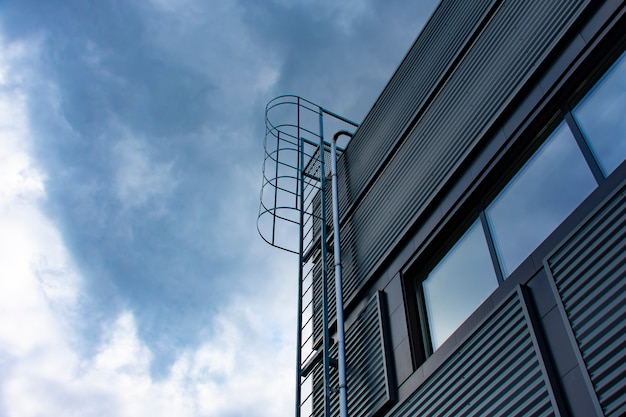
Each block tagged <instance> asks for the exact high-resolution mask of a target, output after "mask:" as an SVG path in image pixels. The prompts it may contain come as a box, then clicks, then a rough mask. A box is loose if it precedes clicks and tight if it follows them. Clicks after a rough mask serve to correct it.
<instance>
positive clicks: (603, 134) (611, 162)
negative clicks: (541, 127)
mask: <svg viewBox="0 0 626 417" xmlns="http://www.w3.org/2000/svg"><path fill="white" fill-rule="evenodd" d="M572 113H573V115H574V118H575V119H576V121H577V122H578V125H579V126H580V129H581V131H582V132H583V134H584V136H585V137H586V138H587V140H588V142H589V146H590V148H591V150H592V152H593V154H594V156H595V157H596V158H597V159H598V162H599V164H600V166H601V168H602V171H603V172H604V175H605V176H606V175H608V174H610V173H611V172H612V171H613V170H614V169H615V168H617V166H618V165H619V164H620V163H621V162H622V161H623V160H624V159H625V158H626V55H624V56H622V57H621V58H620V59H619V60H618V61H617V62H616V63H615V64H614V65H613V67H612V68H611V69H610V70H609V71H608V72H607V73H606V74H605V75H604V77H603V78H602V79H601V80H600V81H599V82H598V83H597V84H596V86H595V87H594V88H593V89H592V90H591V92H589V93H588V94H587V96H586V97H585V98H584V99H583V100H582V101H581V102H580V103H579V104H578V105H577V106H576V108H575V109H574V111H573V112H572Z"/></svg>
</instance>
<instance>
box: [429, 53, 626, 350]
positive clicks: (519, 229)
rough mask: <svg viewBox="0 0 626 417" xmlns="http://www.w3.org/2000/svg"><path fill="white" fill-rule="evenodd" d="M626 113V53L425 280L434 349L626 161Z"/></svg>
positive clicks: (565, 117)
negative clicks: (625, 111)
mask: <svg viewBox="0 0 626 417" xmlns="http://www.w3.org/2000/svg"><path fill="white" fill-rule="evenodd" d="M624 109H626V54H624V55H623V56H622V57H621V58H620V59H619V60H618V61H617V62H616V63H615V64H614V65H613V67H612V68H611V69H610V70H609V71H608V72H607V73H606V74H605V76H604V77H603V78H602V79H601V80H600V81H599V82H598V83H597V84H596V86H595V87H594V88H593V89H592V90H591V91H590V92H589V93H587V95H586V96H585V97H584V98H583V99H582V101H581V102H580V103H579V104H578V105H577V106H576V107H574V109H573V110H572V111H571V112H569V111H568V110H565V112H564V114H563V121H562V122H561V123H560V124H559V125H558V126H557V127H556V128H555V129H554V130H553V131H552V133H551V134H550V135H549V136H548V137H547V138H546V139H545V141H544V143H543V144H542V145H541V146H540V147H539V148H538V149H537V150H536V151H535V152H534V154H533V155H532V156H531V157H530V159H529V160H528V161H526V162H525V163H524V165H523V166H522V168H521V169H520V170H519V171H518V172H517V173H515V174H514V175H513V177H512V178H511V180H509V181H508V183H507V184H506V185H505V186H504V188H503V189H502V190H501V191H500V192H499V193H498V194H497V195H496V197H495V198H494V199H493V200H492V201H491V202H490V203H489V205H488V206H487V207H486V209H485V210H484V211H480V215H479V219H478V220H476V221H474V223H473V224H472V225H471V226H470V227H469V229H468V230H467V231H466V232H465V233H464V234H463V235H462V237H461V238H460V239H459V240H458V241H457V242H456V243H455V244H454V245H453V246H452V248H451V249H450V250H449V251H448V252H447V253H446V254H445V255H444V256H443V258H442V259H441V260H440V261H439V262H438V263H437V264H436V266H435V267H434V268H433V269H432V270H430V272H426V274H424V275H422V277H424V276H425V278H424V279H423V280H420V281H419V282H418V285H417V288H418V292H419V294H418V304H419V306H420V308H419V311H420V315H425V316H426V317H423V316H420V322H421V328H422V333H423V337H424V339H425V340H426V341H429V342H430V343H426V345H429V346H432V350H436V349H438V348H439V347H440V346H441V345H442V344H443V343H444V342H445V341H446V340H447V339H448V338H449V337H450V335H452V333H453V332H454V331H455V330H456V329H457V328H458V327H459V326H460V325H461V324H462V323H463V322H464V321H465V320H466V319H467V318H468V317H469V316H470V315H471V314H472V312H473V311H474V310H475V309H476V308H477V307H478V306H479V305H480V304H481V303H482V302H483V301H484V300H486V299H487V297H489V295H490V294H491V293H492V292H493V291H494V290H495V289H496V288H497V286H498V285H499V283H501V282H503V280H504V279H506V278H507V277H508V276H509V275H510V274H511V273H512V272H513V271H514V270H515V269H516V268H517V267H518V266H519V265H520V264H521V263H522V262H523V261H524V259H526V258H527V257H528V256H529V255H530V254H531V253H532V252H533V251H534V250H535V249H536V248H537V247H538V246H539V245H540V244H541V243H542V242H543V241H544V240H545V239H546V238H547V237H548V236H549V235H550V234H551V233H552V232H553V231H554V230H555V229H556V228H557V227H558V226H559V224H561V223H562V222H563V220H565V218H566V217H567V216H568V215H569V214H570V213H571V212H572V211H573V210H574V209H575V208H576V207H578V206H579V205H580V203H581V202H582V201H583V200H584V199H585V198H586V197H587V196H588V195H589V194H590V193H591V192H592V191H593V190H594V189H595V188H596V187H597V184H598V183H601V182H602V181H604V180H605V179H606V177H607V175H609V174H610V173H611V172H612V171H614V170H615V168H617V166H619V165H620V164H621V163H622V162H623V161H624V160H625V159H626V113H624ZM420 300H421V301H420ZM426 350H429V348H427V349H426Z"/></svg>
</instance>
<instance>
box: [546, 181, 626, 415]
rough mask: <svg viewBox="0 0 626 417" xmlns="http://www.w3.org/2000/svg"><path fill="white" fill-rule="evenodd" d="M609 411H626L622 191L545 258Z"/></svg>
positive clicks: (625, 201)
mask: <svg viewBox="0 0 626 417" xmlns="http://www.w3.org/2000/svg"><path fill="white" fill-rule="evenodd" d="M547 263H548V266H549V268H550V270H551V272H552V276H553V277H554V281H555V283H556V287H557V289H558V293H559V294H560V297H561V299H562V302H563V307H564V309H565V312H566V314H567V317H568V319H569V321H570V324H571V326H572V330H573V334H574V337H575V338H576V341H577V342H578V345H579V347H580V352H581V355H582V358H583V360H584V362H585V365H586V367H587V369H588V372H589V376H590V379H591V382H592V383H593V385H594V387H595V390H596V393H597V396H598V400H599V402H600V405H601V406H602V408H603V410H604V412H605V414H606V415H607V416H621V415H623V414H624V413H626V190H624V189H622V190H621V192H619V193H618V194H617V195H616V196H615V197H614V198H613V199H611V200H609V202H608V203H607V204H606V205H604V206H603V207H601V209H600V210H599V211H598V212H597V213H596V214H595V215H593V216H592V217H591V218H590V219H589V220H588V221H587V222H586V223H585V224H584V226H582V227H581V228H580V229H579V230H578V231H577V232H576V233H575V234H573V235H572V236H571V237H569V238H568V239H567V240H566V241H565V242H564V243H563V245H562V246H561V247H560V248H559V249H558V251H557V252H556V253H554V254H553V255H552V256H551V257H550V258H549V259H548V260H547Z"/></svg>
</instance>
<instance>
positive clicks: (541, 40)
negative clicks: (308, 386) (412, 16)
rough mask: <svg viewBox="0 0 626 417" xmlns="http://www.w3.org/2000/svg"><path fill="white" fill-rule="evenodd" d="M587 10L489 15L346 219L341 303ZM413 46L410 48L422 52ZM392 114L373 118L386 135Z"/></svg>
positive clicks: (407, 78)
mask: <svg viewBox="0 0 626 417" xmlns="http://www.w3.org/2000/svg"><path fill="white" fill-rule="evenodd" d="M444 3H445V4H446V5H447V2H444ZM588 3H589V1H588V0H528V1H506V2H503V3H501V4H500V5H499V6H498V7H497V10H495V13H493V14H492V15H490V17H489V21H488V22H486V24H485V26H484V27H483V28H482V30H481V32H480V33H479V34H478V35H477V36H476V38H475V40H474V42H473V43H472V45H471V47H470V48H469V49H468V50H467V51H466V52H465V54H464V56H463V59H462V60H460V61H459V62H458V64H457V65H456V66H455V67H454V69H453V71H451V72H450V73H449V75H448V77H447V78H446V80H445V82H444V83H443V84H442V85H441V87H440V88H439V89H438V90H437V91H436V93H435V95H434V96H433V97H432V100H431V101H429V103H428V106H427V108H425V109H423V110H420V114H419V118H418V120H417V124H416V125H415V126H414V128H413V129H412V131H411V132H410V133H409V134H408V136H407V137H406V139H405V140H404V141H403V142H402V143H401V144H400V145H399V148H398V150H397V152H396V153H395V154H394V155H393V157H392V158H391V159H390V160H389V162H388V163H387V165H386V166H385V167H384V169H383V170H382V171H381V173H380V176H379V177H377V178H376V179H375V180H374V182H373V183H372V184H371V187H370V188H369V189H368V191H367V193H366V194H365V195H364V196H363V198H362V200H360V202H359V204H358V205H356V206H355V208H354V210H353V212H352V213H351V215H350V216H349V218H347V219H345V221H344V226H343V229H344V230H345V231H344V230H342V254H343V253H348V254H351V260H350V261H348V259H345V260H344V261H342V264H343V266H344V271H343V276H344V283H345V288H346V289H345V291H344V296H345V298H346V300H350V298H351V297H353V296H354V295H355V293H356V291H357V290H358V289H359V288H360V287H361V286H362V285H363V284H364V282H365V281H366V280H367V279H369V278H370V277H371V274H372V272H373V271H374V270H376V268H377V267H378V266H379V265H380V263H381V262H382V260H383V259H384V258H385V257H386V256H387V255H388V254H389V253H390V252H391V251H392V250H393V247H394V245H396V244H397V243H398V242H399V239H400V238H401V237H402V236H403V235H404V234H406V233H407V232H408V230H409V228H410V227H411V225H413V224H414V223H415V222H416V221H417V219H418V218H419V216H420V215H421V214H422V213H423V212H424V210H425V209H426V207H427V206H428V204H429V203H431V202H432V201H433V200H434V198H435V196H436V195H437V193H438V192H439V191H441V190H442V189H443V187H444V186H445V185H446V184H447V182H448V181H449V180H450V178H451V177H452V175H453V174H454V173H455V171H456V170H457V169H459V167H460V166H461V164H462V163H463V161H464V160H465V159H466V158H467V156H468V155H469V153H470V152H471V151H472V150H473V149H474V147H475V146H476V145H477V143H478V142H479V141H480V140H481V138H482V137H483V135H484V134H485V133H486V132H487V130H488V129H489V128H490V127H491V126H492V124H493V123H494V122H495V120H496V119H497V118H498V116H499V115H500V114H501V113H502V112H503V111H504V110H505V109H506V108H507V106H508V105H509V104H510V103H511V102H512V100H513V99H514V97H516V96H517V95H518V93H519V92H520V90H521V89H522V88H523V87H524V86H525V84H526V83H527V82H528V81H529V79H530V77H531V76H532V75H533V74H534V72H535V70H536V69H537V67H538V66H539V65H540V64H541V63H542V62H543V61H544V60H545V59H546V57H547V56H548V54H549V53H550V52H551V51H552V50H553V49H554V48H555V46H556V44H557V43H558V42H559V40H560V39H561V38H562V37H563V35H564V33H565V32H566V31H567V30H568V29H569V28H570V26H571V25H572V23H573V21H574V20H575V19H576V18H577V17H578V16H579V14H580V13H581V12H582V11H583V10H584V8H585V6H586V5H587V4H588ZM472 4H473V3H472ZM461 8H462V10H463V11H464V13H467V14H471V12H472V11H473V8H472V6H471V5H470V4H464V5H463V7H461ZM457 18H458V19H460V17H457ZM463 22H464V23H465V24H469V22H466V21H463ZM473 24H476V22H475V21H474V23H473ZM438 30H440V31H441V32H439V33H438V34H437V36H434V35H433V38H432V40H433V42H435V43H439V42H444V41H445V40H446V39H447V36H446V35H445V32H446V31H447V30H449V28H448V27H445V26H438ZM466 36H467V34H466ZM419 40H421V37H420V38H419ZM420 42H421V41H420ZM420 42H418V43H416V45H415V46H414V48H419V47H421V44H420ZM420 68H421V67H420ZM422 72H423V71H422ZM423 76H424V74H422V73H421V72H420V71H419V70H418V69H417V67H416V70H415V72H410V71H408V72H407V73H406V74H405V75H404V76H403V77H404V79H403V80H401V81H402V82H403V84H402V85H403V86H404V89H407V90H412V89H413V88H414V86H415V85H418V84H419V83H420V82H421V77H423ZM394 111H395V110H393V108H392V107H389V113H388V114H387V113H386V114H385V115H384V116H382V115H381V116H380V117H387V118H388V122H386V124H385V126H386V129H392V130H393V131H394V132H396V129H395V128H394V127H393V126H395V124H398V123H400V122H399V121H398V120H396V119H395V118H393V117H392V115H391V113H393V112H394ZM381 112H382V110H381ZM368 117H369V116H368ZM403 117H406V116H403ZM366 121H367V119H366ZM363 125H364V126H365V125H366V122H364V123H363ZM383 130H384V129H383ZM394 134H395V135H398V134H399V133H394ZM362 135H365V133H362ZM379 141H380V136H374V135H370V134H369V133H368V134H367V135H365V136H363V137H362V138H361V142H363V145H359V146H367V147H370V148H372V149H373V148H378V147H379ZM354 148H356V146H355V145H354V143H353V144H352V145H351V146H350V147H349V149H348V150H347V152H346V154H345V155H344V156H347V158H348V159H349V158H353V156H350V154H351V152H353V149H354ZM371 152H373V151H371ZM345 160H346V158H344V159H343V160H342V161H345ZM370 163H371V162H370ZM348 169H349V170H351V171H350V173H349V174H348V175H350V179H351V180H353V179H354V178H355V177H356V176H358V175H357V174H356V173H355V172H354V171H352V169H353V165H352V162H350V163H349V168H348ZM368 179H369V178H368Z"/></svg>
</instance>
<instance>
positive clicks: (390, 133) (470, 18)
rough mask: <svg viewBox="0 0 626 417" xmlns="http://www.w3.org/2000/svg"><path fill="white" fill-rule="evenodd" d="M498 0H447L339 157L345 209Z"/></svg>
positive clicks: (342, 206)
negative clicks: (341, 157)
mask: <svg viewBox="0 0 626 417" xmlns="http://www.w3.org/2000/svg"><path fill="white" fill-rule="evenodd" d="M496 2H498V0H452V1H443V2H442V3H441V4H440V6H439V7H438V8H437V10H436V11H435V13H434V14H433V16H432V18H431V20H430V21H429V22H428V24H427V25H426V27H425V28H424V29H423V31H422V33H421V34H420V36H419V38H418V39H417V40H416V42H415V43H414V45H413V46H412V47H411V49H410V50H409V52H408V53H407V55H406V57H405V58H404V60H403V61H402V63H401V64H400V66H399V67H398V69H397V70H396V72H395V74H394V75H393V76H392V78H391V80H390V81H389V83H388V84H387V86H386V87H385V89H384V90H383V91H382V93H381V95H380V97H379V98H378V100H377V101H376V103H375V104H374V106H373V107H372V109H371V110H370V112H369V113H368V115H367V116H366V117H365V119H364V121H363V123H362V124H361V126H360V127H359V129H358V130H357V132H356V134H355V136H354V137H353V138H352V139H351V141H350V144H349V145H348V149H349V152H348V153H347V154H346V155H345V156H344V158H343V160H342V161H341V162H340V164H339V166H338V169H339V178H340V179H342V180H343V182H342V183H341V184H340V187H339V191H340V195H342V197H344V196H345V198H342V199H341V201H340V203H339V204H340V211H341V212H342V213H343V212H344V211H345V208H346V206H347V205H348V204H351V203H352V202H353V201H354V199H355V198H356V197H357V196H358V195H360V194H361V192H362V191H363V189H364V187H365V186H366V183H367V182H368V181H369V179H370V177H371V176H372V174H373V173H374V171H375V170H376V169H377V168H378V167H379V166H380V165H381V163H382V161H383V159H384V158H385V156H386V155H387V154H388V153H389V152H390V150H391V149H392V148H393V146H394V144H396V143H397V142H398V139H399V138H400V135H402V133H403V132H404V131H406V129H407V127H408V126H409V124H410V123H411V122H412V120H413V119H414V117H415V115H416V114H417V113H418V112H419V110H420V108H421V107H422V106H423V105H424V103H425V101H426V100H427V99H428V97H429V96H430V95H432V94H433V91H434V90H435V89H436V87H437V85H438V84H439V83H440V82H441V81H442V78H443V77H444V76H445V74H446V72H447V71H448V70H449V68H450V66H451V65H452V63H453V61H454V59H455V57H457V55H458V54H459V53H460V51H461V50H462V48H463V46H464V45H465V44H466V43H467V42H468V39H469V38H470V35H471V34H472V31H473V30H474V28H475V27H476V26H477V25H478V23H479V22H480V21H481V20H482V18H483V16H484V15H485V14H486V13H487V11H488V10H489V9H490V8H491V6H492V4H494V3H496Z"/></svg>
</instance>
